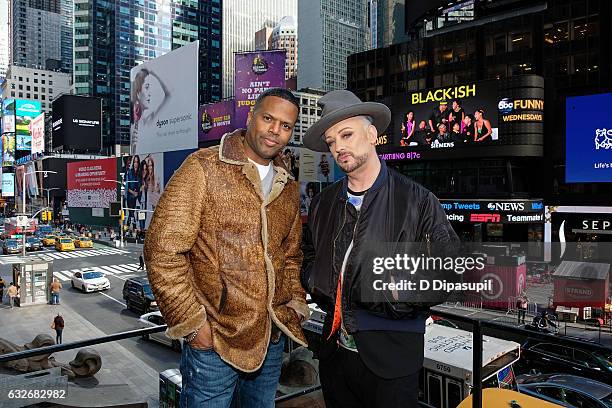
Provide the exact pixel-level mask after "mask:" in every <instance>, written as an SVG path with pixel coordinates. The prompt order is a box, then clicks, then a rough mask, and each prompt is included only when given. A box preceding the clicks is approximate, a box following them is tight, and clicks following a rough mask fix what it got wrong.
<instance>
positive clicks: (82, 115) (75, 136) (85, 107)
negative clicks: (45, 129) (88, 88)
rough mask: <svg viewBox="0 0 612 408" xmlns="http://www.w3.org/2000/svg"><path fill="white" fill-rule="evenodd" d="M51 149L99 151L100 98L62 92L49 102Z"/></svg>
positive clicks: (100, 126)
mask: <svg viewBox="0 0 612 408" xmlns="http://www.w3.org/2000/svg"><path fill="white" fill-rule="evenodd" d="M51 120H52V126H51V132H52V134H53V146H52V147H53V149H60V148H61V149H63V150H72V151H76V152H95V153H98V152H99V151H100V149H101V147H102V100H101V99H100V98H93V97H89V96H76V95H62V96H60V97H59V98H57V99H55V100H54V101H53V103H52V115H51Z"/></svg>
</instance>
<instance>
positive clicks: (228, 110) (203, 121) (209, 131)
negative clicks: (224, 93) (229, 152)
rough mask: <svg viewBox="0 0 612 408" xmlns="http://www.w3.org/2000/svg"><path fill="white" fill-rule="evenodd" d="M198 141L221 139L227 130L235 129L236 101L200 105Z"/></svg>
mask: <svg viewBox="0 0 612 408" xmlns="http://www.w3.org/2000/svg"><path fill="white" fill-rule="evenodd" d="M198 117H199V123H200V126H199V128H198V143H201V142H210V141H215V140H220V139H221V137H222V136H223V135H224V134H226V133H227V132H231V131H232V130H234V127H233V126H232V120H233V118H234V101H233V100H231V101H222V102H216V103H210V104H208V105H202V106H200V111H199V113H198Z"/></svg>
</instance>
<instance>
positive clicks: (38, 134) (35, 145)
mask: <svg viewBox="0 0 612 408" xmlns="http://www.w3.org/2000/svg"><path fill="white" fill-rule="evenodd" d="M30 134H31V135H32V142H31V149H32V154H36V153H42V152H43V151H44V150H45V114H44V113H41V114H40V115H38V116H37V117H35V118H34V119H32V121H31V122H30Z"/></svg>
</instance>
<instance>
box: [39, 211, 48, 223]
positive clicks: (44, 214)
mask: <svg viewBox="0 0 612 408" xmlns="http://www.w3.org/2000/svg"><path fill="white" fill-rule="evenodd" d="M40 219H41V220H42V221H47V212H46V211H43V212H42V213H40Z"/></svg>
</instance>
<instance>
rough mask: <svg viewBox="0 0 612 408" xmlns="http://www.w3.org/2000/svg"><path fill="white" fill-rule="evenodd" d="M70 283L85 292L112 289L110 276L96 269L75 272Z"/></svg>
mask: <svg viewBox="0 0 612 408" xmlns="http://www.w3.org/2000/svg"><path fill="white" fill-rule="evenodd" d="M70 285H71V286H72V287H73V288H78V289H81V290H82V291H83V292H84V293H87V292H95V291H99V290H108V289H110V281H109V280H108V278H107V277H106V276H104V273H102V272H100V271H96V270H90V271H83V272H75V273H74V275H72V279H70Z"/></svg>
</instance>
